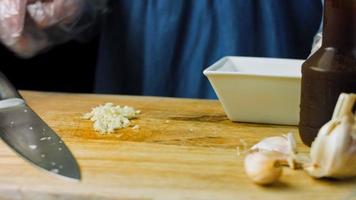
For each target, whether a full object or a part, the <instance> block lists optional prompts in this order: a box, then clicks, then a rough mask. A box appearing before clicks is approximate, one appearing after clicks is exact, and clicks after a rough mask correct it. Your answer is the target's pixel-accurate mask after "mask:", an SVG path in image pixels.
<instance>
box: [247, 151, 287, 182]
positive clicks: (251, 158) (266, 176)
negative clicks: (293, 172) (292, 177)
mask: <svg viewBox="0 0 356 200" xmlns="http://www.w3.org/2000/svg"><path fill="white" fill-rule="evenodd" d="M281 156H282V155H281V154H280V153H277V152H271V151H258V152H253V153H250V154H248V155H247V156H246V157H245V161H244V167H245V172H246V174H247V175H248V177H249V178H250V179H251V180H252V181H253V182H254V183H256V184H259V185H269V184H272V183H274V182H276V181H278V179H279V178H280V176H281V175H282V166H281V165H280V162H279V158H280V157H281Z"/></svg>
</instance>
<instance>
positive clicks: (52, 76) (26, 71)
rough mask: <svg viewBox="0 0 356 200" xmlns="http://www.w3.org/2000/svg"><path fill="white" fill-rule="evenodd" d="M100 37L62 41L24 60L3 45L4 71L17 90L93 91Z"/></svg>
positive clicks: (0, 67) (0, 59) (1, 63)
mask: <svg viewBox="0 0 356 200" xmlns="http://www.w3.org/2000/svg"><path fill="white" fill-rule="evenodd" d="M98 38H99V36H97V37H95V38H93V39H91V40H90V41H88V42H86V43H79V42H75V41H72V42H69V43H66V44H62V45H59V46H56V47H54V48H52V49H51V50H50V51H48V52H46V53H44V54H40V55H38V56H36V57H34V58H31V59H20V58H18V57H16V56H15V55H14V54H13V53H12V52H10V51H9V50H7V49H6V48H5V47H4V46H2V45H0V70H1V71H2V72H3V73H4V74H5V75H6V76H7V77H8V79H9V80H10V81H11V82H12V83H13V84H14V85H15V87H16V88H17V89H21V90H39V91H60V92H84V93H90V92H93V85H94V74H95V66H96V59H97V51H98Z"/></svg>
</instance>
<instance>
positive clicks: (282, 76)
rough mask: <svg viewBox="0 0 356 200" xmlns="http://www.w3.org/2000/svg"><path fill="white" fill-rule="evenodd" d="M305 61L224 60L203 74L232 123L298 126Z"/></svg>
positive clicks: (275, 59)
mask: <svg viewBox="0 0 356 200" xmlns="http://www.w3.org/2000/svg"><path fill="white" fill-rule="evenodd" d="M303 61H304V60H293V59H277V58H256V57H224V58H222V59H221V60H219V61H217V62H216V63H215V64H213V65H212V66H210V67H208V68H207V69H206V70H204V74H205V75H206V76H207V77H208V79H209V81H210V83H211V85H212V86H213V88H214V90H215V92H216V94H217V96H218V98H219V100H220V102H221V103H222V105H223V107H224V110H225V112H226V114H227V116H228V118H229V119H230V120H232V121H239V122H254V123H267V124H286V125H297V124H298V122H299V103H300V84H301V65H302V63H303Z"/></svg>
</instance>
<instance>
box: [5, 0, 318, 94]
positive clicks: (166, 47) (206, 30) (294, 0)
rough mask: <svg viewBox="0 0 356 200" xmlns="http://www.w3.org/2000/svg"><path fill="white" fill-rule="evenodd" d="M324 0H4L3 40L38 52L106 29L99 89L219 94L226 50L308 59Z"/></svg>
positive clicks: (24, 52) (26, 52)
mask: <svg viewBox="0 0 356 200" xmlns="http://www.w3.org/2000/svg"><path fill="white" fill-rule="evenodd" d="M321 12H322V3H321V1H320V0H287V1H286V0H179V1H169V0H107V1H106V0H0V40H1V42H2V43H3V44H5V46H7V47H8V48H9V49H10V50H12V51H13V52H15V53H16V54H17V55H19V56H21V57H25V58H26V57H32V56H35V55H36V54H38V53H41V52H44V51H45V50H47V49H48V48H49V47H51V46H53V45H57V44H60V43H63V42H66V41H68V40H71V39H76V40H85V39H86V38H90V35H91V34H94V33H97V32H100V34H101V35H100V38H101V39H100V50H99V55H98V66H97V70H96V83H95V91H96V92H98V93H116V94H136V95H153V96H173V97H192V98H216V96H215V94H214V91H213V90H212V88H211V86H210V85H209V83H208V81H207V79H206V78H205V77H204V76H203V75H202V71H203V69H204V68H206V67H208V66H209V65H211V64H212V63H214V62H215V61H216V60H218V59H219V58H221V57H223V56H227V55H235V56H257V57H283V58H306V57H307V56H308V55H309V53H310V48H311V43H312V40H313V36H314V35H315V34H316V32H317V30H318V28H319V24H320V20H321Z"/></svg>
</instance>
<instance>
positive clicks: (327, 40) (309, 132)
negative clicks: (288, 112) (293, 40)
mask: <svg viewBox="0 0 356 200" xmlns="http://www.w3.org/2000/svg"><path fill="white" fill-rule="evenodd" d="M302 75H303V76H302V94H301V105H300V109H301V110H300V122H299V133H300V136H301V138H302V140H303V142H304V144H306V145H308V146H310V145H311V143H312V142H313V140H314V138H315V137H316V135H317V134H318V131H319V129H320V127H321V126H322V125H324V124H325V123H326V122H328V121H329V120H330V119H331V116H332V113H333V110H334V107H335V104H336V101H337V98H338V97H339V95H340V93H341V92H347V93H351V92H353V93H356V0H325V5H324V24H323V43H322V47H321V48H320V49H319V50H318V51H317V52H315V53H314V54H313V55H312V56H311V57H309V58H308V59H307V60H306V61H305V62H304V64H303V66H302Z"/></svg>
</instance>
